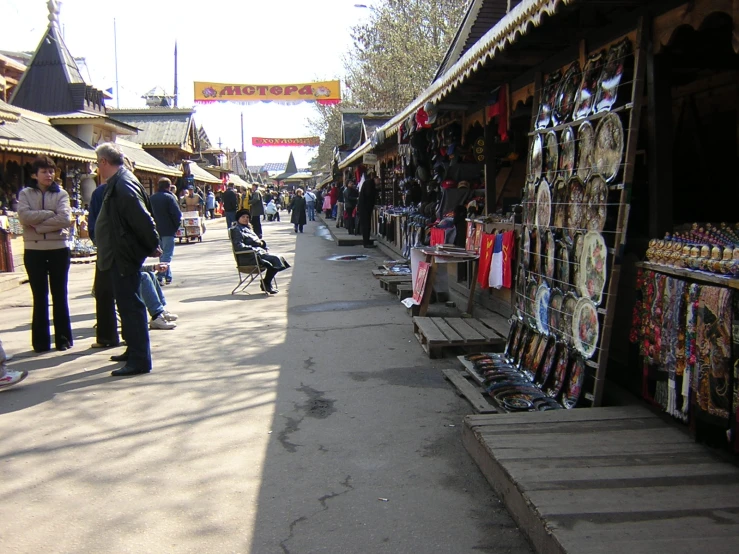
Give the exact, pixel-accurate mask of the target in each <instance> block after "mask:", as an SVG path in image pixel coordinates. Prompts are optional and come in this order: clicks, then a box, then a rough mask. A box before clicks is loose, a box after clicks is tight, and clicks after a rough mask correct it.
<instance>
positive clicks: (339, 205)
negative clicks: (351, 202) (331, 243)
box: [336, 185, 345, 228]
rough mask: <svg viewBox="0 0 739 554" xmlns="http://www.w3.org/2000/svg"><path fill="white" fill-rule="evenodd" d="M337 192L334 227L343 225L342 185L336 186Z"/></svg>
mask: <svg viewBox="0 0 739 554" xmlns="http://www.w3.org/2000/svg"><path fill="white" fill-rule="evenodd" d="M337 189H338V194H337V195H336V227H337V228H339V227H343V226H344V190H345V187H344V185H339V186H338V187H337Z"/></svg>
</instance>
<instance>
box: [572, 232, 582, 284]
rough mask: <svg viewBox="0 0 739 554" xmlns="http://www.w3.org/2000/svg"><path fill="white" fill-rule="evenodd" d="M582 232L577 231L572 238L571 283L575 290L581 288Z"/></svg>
mask: <svg viewBox="0 0 739 554" xmlns="http://www.w3.org/2000/svg"><path fill="white" fill-rule="evenodd" d="M584 236H585V235H584V234H583V233H581V232H579V231H578V232H577V233H575V236H574V238H573V239H572V272H571V273H570V284H571V285H572V288H574V289H575V290H579V288H580V257H581V256H582V246H583V242H582V241H583V237H584Z"/></svg>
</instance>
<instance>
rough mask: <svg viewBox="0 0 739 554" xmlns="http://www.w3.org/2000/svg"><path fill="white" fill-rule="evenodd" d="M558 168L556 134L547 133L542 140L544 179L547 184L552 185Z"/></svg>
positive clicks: (552, 132)
mask: <svg viewBox="0 0 739 554" xmlns="http://www.w3.org/2000/svg"><path fill="white" fill-rule="evenodd" d="M558 168H559V141H558V140H557V133H555V132H554V131H549V132H548V133H547V136H546V138H545V139H544V177H545V178H546V180H547V183H548V184H550V185H551V184H552V183H554V179H555V178H556V177H557V169H558Z"/></svg>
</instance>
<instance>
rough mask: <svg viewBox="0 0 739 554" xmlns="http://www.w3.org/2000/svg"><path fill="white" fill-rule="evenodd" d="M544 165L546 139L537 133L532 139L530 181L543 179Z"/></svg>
mask: <svg viewBox="0 0 739 554" xmlns="http://www.w3.org/2000/svg"><path fill="white" fill-rule="evenodd" d="M543 167H544V139H543V137H542V135H536V136H534V137H533V138H532V139H531V149H530V150H529V181H534V182H535V181H538V180H539V179H541V170H542V168H543Z"/></svg>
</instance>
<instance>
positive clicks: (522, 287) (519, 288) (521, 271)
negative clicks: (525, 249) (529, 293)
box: [516, 263, 526, 318]
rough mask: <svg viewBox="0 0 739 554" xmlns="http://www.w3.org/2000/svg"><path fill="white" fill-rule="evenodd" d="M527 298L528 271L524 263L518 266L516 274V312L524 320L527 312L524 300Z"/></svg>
mask: <svg viewBox="0 0 739 554" xmlns="http://www.w3.org/2000/svg"><path fill="white" fill-rule="evenodd" d="M525 298H526V269H525V268H524V267H523V263H520V264H518V271H517V272H516V311H517V312H518V313H517V315H518V317H519V318H523V314H524V311H525V305H524V299H525Z"/></svg>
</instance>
